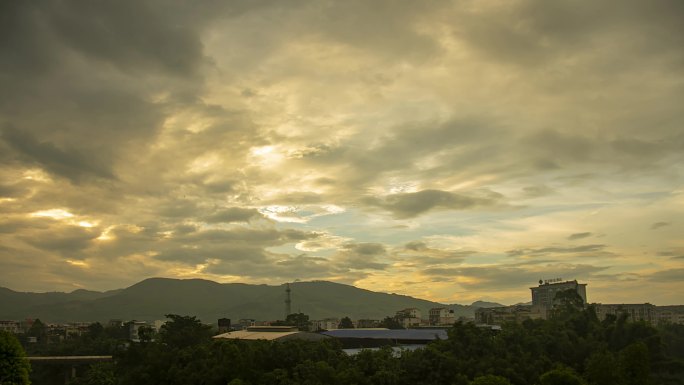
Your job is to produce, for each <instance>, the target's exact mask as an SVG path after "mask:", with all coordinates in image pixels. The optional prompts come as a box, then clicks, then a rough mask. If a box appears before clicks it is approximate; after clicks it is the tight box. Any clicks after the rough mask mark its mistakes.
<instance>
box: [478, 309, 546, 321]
mask: <svg viewBox="0 0 684 385" xmlns="http://www.w3.org/2000/svg"><path fill="white" fill-rule="evenodd" d="M544 317H545V313H543V312H542V311H541V309H540V308H539V307H537V306H530V305H513V306H504V307H490V308H479V309H477V310H476V311H475V323H476V324H480V325H503V324H504V323H508V322H517V323H520V322H523V321H525V320H528V319H541V318H544Z"/></svg>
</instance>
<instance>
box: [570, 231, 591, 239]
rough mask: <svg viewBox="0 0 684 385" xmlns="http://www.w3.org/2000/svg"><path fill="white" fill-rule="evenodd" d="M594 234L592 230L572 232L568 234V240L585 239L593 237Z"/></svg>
mask: <svg viewBox="0 0 684 385" xmlns="http://www.w3.org/2000/svg"><path fill="white" fill-rule="evenodd" d="M592 235H593V234H592V233H590V232H586V233H574V234H570V235H569V236H568V240H570V241H576V240H578V239H584V238H588V237H591V236H592Z"/></svg>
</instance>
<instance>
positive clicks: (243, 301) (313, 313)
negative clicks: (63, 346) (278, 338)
mask: <svg viewBox="0 0 684 385" xmlns="http://www.w3.org/2000/svg"><path fill="white" fill-rule="evenodd" d="M290 287H291V290H292V311H293V312H300V311H301V312H303V313H305V314H307V315H309V316H310V317H311V319H321V318H325V317H343V316H349V317H351V318H352V319H360V318H370V319H382V318H384V317H385V316H388V315H389V316H391V315H394V313H395V312H396V311H397V310H400V309H403V308H407V307H416V308H419V309H420V310H421V311H422V312H423V316H424V317H427V314H428V310H429V309H430V308H432V307H438V306H445V305H443V304H440V303H437V302H431V301H427V300H423V299H418V298H413V297H409V296H405V295H398V294H388V293H380V292H373V291H370V290H364V289H359V288H356V287H354V286H349V285H344V284H339V283H333V282H327V281H312V282H295V283H291V284H290ZM284 300H285V285H278V286H269V285H249V284H242V283H224V284H221V283H217V282H213V281H208V280H202V279H186V280H180V279H168V278H150V279H146V280H144V281H141V282H139V283H136V284H135V285H132V286H130V287H128V288H125V289H121V290H112V291H108V292H104V293H101V292H95V291H87V290H76V291H73V292H71V293H22V292H16V291H13V290H10V289H6V288H0V319H24V318H27V317H28V318H40V319H41V320H44V321H48V322H67V321H107V320H109V319H116V318H120V319H124V320H132V319H137V320H156V319H163V318H164V315H165V314H169V313H174V314H183V315H194V316H197V317H198V318H200V319H201V320H203V321H204V322H215V320H216V319H218V318H221V317H227V318H231V319H233V320H238V319H240V318H253V319H257V320H276V319H283V318H284V310H285V309H284ZM495 305H498V304H493V303H488V302H481V301H478V302H475V303H474V304H473V305H471V306H467V305H458V304H454V305H446V306H448V307H449V308H451V309H453V310H454V312H455V314H456V315H457V316H466V317H467V316H472V315H473V313H474V311H475V308H477V307H489V306H495Z"/></svg>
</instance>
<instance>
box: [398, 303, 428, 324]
mask: <svg viewBox="0 0 684 385" xmlns="http://www.w3.org/2000/svg"><path fill="white" fill-rule="evenodd" d="M420 317H421V312H420V309H416V308H415V307H410V308H406V309H402V310H399V311H397V314H396V315H395V316H394V318H395V319H396V320H397V321H398V322H399V323H400V324H401V325H402V326H403V327H405V328H410V327H416V326H420V325H421V323H422V320H421V318H420Z"/></svg>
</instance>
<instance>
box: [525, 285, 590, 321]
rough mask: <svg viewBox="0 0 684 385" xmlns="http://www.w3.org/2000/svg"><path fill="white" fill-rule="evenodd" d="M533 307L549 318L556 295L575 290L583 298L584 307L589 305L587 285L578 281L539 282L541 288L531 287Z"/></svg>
mask: <svg viewBox="0 0 684 385" xmlns="http://www.w3.org/2000/svg"><path fill="white" fill-rule="evenodd" d="M530 290H531V291H532V306H536V307H538V308H539V309H540V311H541V312H543V313H544V318H546V317H547V315H548V313H549V311H550V310H551V309H553V305H555V303H556V302H555V299H556V294H558V293H559V292H562V291H566V290H574V291H575V292H576V293H577V294H578V295H579V296H580V297H581V298H582V303H583V304H584V305H586V304H587V284H586V283H577V280H572V281H563V280H562V279H561V278H555V279H548V280H546V281H542V280H539V286H537V287H531V288H530Z"/></svg>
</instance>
